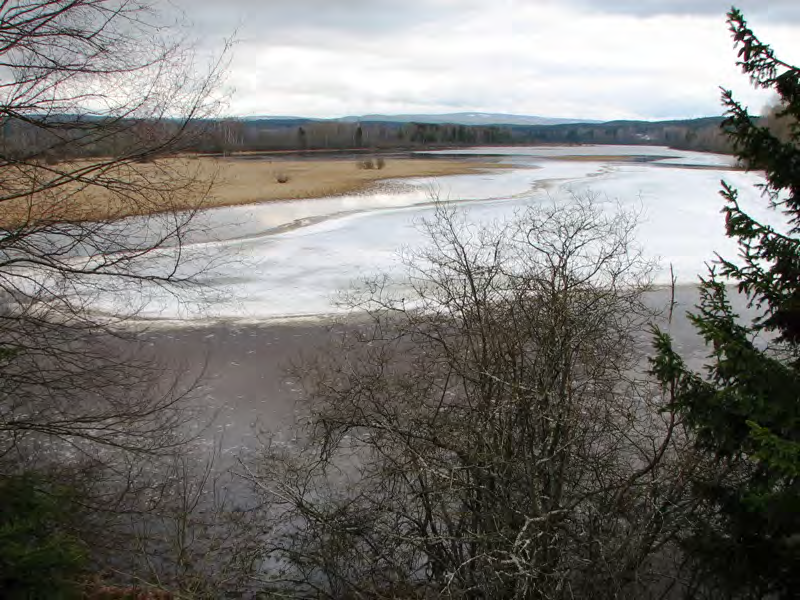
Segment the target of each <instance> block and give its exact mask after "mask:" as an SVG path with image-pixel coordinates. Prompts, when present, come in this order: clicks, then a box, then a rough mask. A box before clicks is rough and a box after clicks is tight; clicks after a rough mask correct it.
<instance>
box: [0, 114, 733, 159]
mask: <svg viewBox="0 0 800 600" xmlns="http://www.w3.org/2000/svg"><path fill="white" fill-rule="evenodd" d="M721 121H722V119H721V118H717V117H710V118H705V119H692V120H683V121H657V122H648V121H610V122H607V123H583V124H580V123H579V124H564V125H458V124H426V123H393V122H362V123H347V122H342V121H317V120H311V119H251V120H249V119H218V120H204V121H198V122H196V123H193V124H191V128H192V131H191V132H189V133H190V135H186V136H185V137H184V139H185V141H184V142H183V144H182V146H181V147H180V148H176V147H175V146H174V145H171V146H170V147H169V151H170V152H174V151H176V150H179V151H184V152H202V153H232V152H243V151H301V152H302V151H306V150H345V149H347V150H352V149H365V150H403V149H414V148H422V147H425V148H430V147H453V146H480V145H529V144H533V145H536V144H625V145H664V146H671V147H673V148H678V149H682V150H698V151H706V152H721V153H730V152H731V148H730V144H729V142H728V141H727V138H726V136H725V135H724V132H723V131H722V130H721V129H720V123H721ZM93 124H96V127H92V125H93ZM182 126H185V125H183V124H181V123H178V122H177V121H176V122H174V123H173V122H170V121H165V120H160V121H158V122H157V123H150V122H148V121H145V120H140V121H136V122H133V123H131V122H129V121H119V122H115V123H108V122H101V121H100V120H99V119H98V120H96V121H91V120H90V121H88V122H87V120H86V119H84V120H82V121H80V122H77V121H75V120H71V119H70V118H65V117H62V118H60V120H59V121H58V126H57V127H47V128H43V127H40V126H36V125H33V124H30V123H28V122H24V121H19V120H6V121H5V123H4V124H3V126H2V129H0V151H2V153H3V154H4V155H5V156H18V157H22V158H24V157H26V156H29V155H30V156H37V157H44V158H45V160H49V159H52V160H53V161H58V160H64V159H71V158H79V157H85V156H120V155H121V154H128V155H129V154H134V155H136V154H138V153H140V152H141V150H140V149H145V148H146V149H147V152H146V154H147V155H148V156H152V155H157V154H159V144H158V140H159V139H161V138H164V139H173V138H174V137H175V133H176V131H173V130H177V129H178V128H180V127H182ZM165 150H166V149H165ZM142 158H146V156H142Z"/></svg>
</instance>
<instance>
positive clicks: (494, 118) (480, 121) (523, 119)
mask: <svg viewBox="0 0 800 600" xmlns="http://www.w3.org/2000/svg"><path fill="white" fill-rule="evenodd" d="M244 120H245V121H286V122H304V121H305V122H324V121H328V122H334V123H336V122H339V123H426V124H440V125H568V124H570V123H600V121H592V120H587V119H558V118H551V117H537V116H531V115H507V114H503V113H479V112H460V113H445V114H402V115H377V114H376V115H351V116H348V117H340V118H337V119H314V118H307V117H296V116H272V115H270V116H267V115H258V116H256V115H254V116H249V117H244Z"/></svg>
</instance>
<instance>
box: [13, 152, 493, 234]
mask: <svg viewBox="0 0 800 600" xmlns="http://www.w3.org/2000/svg"><path fill="white" fill-rule="evenodd" d="M362 160H365V159H358V160H357V159H342V158H330V157H326V158H314V159H304V160H303V159H272V160H270V159H269V158H263V157H258V158H249V157H247V158H244V157H241V158H237V157H233V158H212V157H181V158H167V159H160V160H156V161H153V162H151V163H143V164H133V165H123V166H119V165H115V166H113V167H109V168H108V169H104V168H102V167H100V168H97V166H96V164H95V163H92V164H90V163H86V164H81V163H70V164H61V165H55V166H53V167H52V170H48V169H50V168H49V167H45V168H44V170H40V171H39V172H36V173H35V174H34V173H26V172H22V171H20V172H19V173H18V179H19V186H18V187H19V190H20V192H19V194H18V196H19V197H18V198H15V199H10V200H8V199H7V200H4V201H3V202H0V226H6V227H10V226H13V225H18V224H21V223H30V222H35V221H41V220H47V221H98V220H109V219H119V218H122V217H127V216H131V215H141V214H153V213H159V212H166V211H173V210H193V209H197V208H211V207H218V206H230V205H236V204H248V203H254V202H268V201H275V200H293V199H301V198H321V197H325V196H335V195H342V194H351V193H359V192H362V191H364V190H366V189H369V188H370V187H371V186H373V185H375V184H376V183H378V182H380V181H383V180H387V179H399V178H409V177H440V176H445V175H461V174H471V173H479V172H483V171H486V170H489V169H497V168H504V167H506V165H502V164H499V163H497V162H492V161H487V160H482V161H481V160H475V159H458V160H447V159H417V158H413V159H412V158H402V157H399V158H394V157H393V158H389V159H386V160H385V163H384V164H383V166H382V168H377V165H375V166H374V167H373V168H369V169H365V168H363V167H362ZM373 164H374V163H373ZM37 169H38V168H37ZM76 172H80V173H81V176H80V177H74V173H76ZM64 173H69V176H68V177H67V178H66V179H70V181H67V182H66V183H65V182H64V181H63V179H64V175H63V174H64ZM34 177H36V178H38V181H40V182H41V180H42V178H43V177H44V178H47V177H51V178H53V180H54V181H56V182H58V181H59V180H58V178H59V177H61V178H62V180H60V183H58V185H54V186H53V187H52V189H44V191H40V192H39V193H37V194H33V195H31V194H26V193H25V189H26V186H28V185H30V184H29V181H30V180H32V179H33V178H34ZM44 187H45V188H46V187H47V186H44Z"/></svg>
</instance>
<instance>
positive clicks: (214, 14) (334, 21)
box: [170, 0, 446, 41]
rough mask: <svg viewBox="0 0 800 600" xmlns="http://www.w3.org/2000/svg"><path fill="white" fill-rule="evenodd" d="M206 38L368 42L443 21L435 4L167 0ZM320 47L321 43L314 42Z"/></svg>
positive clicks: (414, 0)
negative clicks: (314, 37) (325, 36)
mask: <svg viewBox="0 0 800 600" xmlns="http://www.w3.org/2000/svg"><path fill="white" fill-rule="evenodd" d="M170 3H171V4H172V5H173V6H174V7H176V8H177V9H178V10H182V11H183V12H184V14H185V16H186V17H187V18H188V19H189V21H190V22H191V23H192V24H193V25H194V26H195V27H196V28H198V29H199V30H201V31H204V32H206V33H220V32H225V31H228V32H232V31H234V30H238V31H240V32H242V33H243V35H244V36H247V37H260V38H261V39H262V40H264V41H267V40H272V41H281V40H284V39H286V38H295V37H296V36H297V33H298V32H305V33H306V34H308V35H310V34H312V33H317V34H321V33H326V32H327V33H342V34H347V35H361V36H374V35H384V34H386V33H388V32H391V31H397V30H402V29H404V28H407V27H410V26H413V25H415V24H417V23H420V22H422V21H425V20H427V19H438V18H442V17H443V16H445V13H446V9H445V7H444V6H443V5H442V4H440V3H438V2H436V1H435V0H403V1H402V2H398V1H396V0H345V1H336V0H224V1H220V0H171V2H170ZM320 41H324V40H320Z"/></svg>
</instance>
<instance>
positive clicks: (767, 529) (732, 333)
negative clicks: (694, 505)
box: [653, 8, 800, 598]
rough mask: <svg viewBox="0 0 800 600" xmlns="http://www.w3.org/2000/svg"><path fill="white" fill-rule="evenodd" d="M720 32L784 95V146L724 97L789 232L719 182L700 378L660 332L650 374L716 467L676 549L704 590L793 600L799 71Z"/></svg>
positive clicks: (701, 310)
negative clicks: (727, 252)
mask: <svg viewBox="0 0 800 600" xmlns="http://www.w3.org/2000/svg"><path fill="white" fill-rule="evenodd" d="M728 23H729V25H730V29H731V32H732V33H733V38H734V41H735V45H736V47H737V48H738V50H739V62H738V64H739V66H741V68H742V70H743V71H744V72H745V73H746V74H748V75H749V76H750V79H751V81H752V83H753V84H754V85H755V86H757V87H760V88H764V89H771V90H774V91H775V92H777V94H778V95H779V97H780V107H781V108H780V116H781V117H783V118H786V119H787V120H788V121H789V122H791V123H792V125H791V128H790V129H791V132H790V135H789V136H787V137H786V138H784V139H783V140H781V139H779V138H778V137H776V136H775V135H773V133H772V132H771V131H770V130H769V129H768V127H766V126H763V125H762V124H760V123H759V121H758V120H756V119H754V118H753V117H751V116H750V115H749V114H748V112H747V110H746V108H744V107H743V106H742V105H741V104H740V103H739V102H738V101H737V100H736V99H734V97H733V95H732V94H731V92H730V91H727V90H725V91H723V102H724V105H725V107H726V116H727V118H726V119H725V121H724V123H723V127H724V129H725V131H726V133H727V134H728V135H729V137H730V138H731V141H732V143H733V146H734V149H735V154H736V156H737V157H738V158H739V160H740V161H741V162H742V164H743V165H744V166H745V167H746V168H747V169H749V170H757V171H763V172H765V174H766V182H765V183H764V184H763V186H761V187H762V191H763V197H764V201H769V202H770V203H771V205H772V207H773V208H774V210H775V211H776V213H777V215H779V217H778V218H780V219H781V220H783V221H785V224H786V226H785V228H784V227H780V228H779V229H776V228H774V227H771V226H769V225H767V224H764V223H759V222H757V221H756V220H754V219H753V218H751V217H750V216H748V215H747V214H746V213H745V212H744V211H743V210H742V208H741V207H740V205H739V198H738V195H739V194H738V191H737V190H736V189H734V188H733V187H731V186H730V185H728V184H726V183H724V182H723V184H722V186H723V189H722V192H721V194H722V196H723V198H724V199H725V207H724V210H723V212H724V214H725V224H726V230H727V235H728V237H730V238H732V239H734V240H736V241H737V243H738V246H739V257H738V258H735V259H730V258H722V257H718V259H717V260H716V261H715V263H714V265H713V266H712V267H711V269H710V272H709V274H708V276H707V277H705V278H703V279H701V286H700V287H701V302H700V305H699V306H698V307H697V311H696V313H694V314H692V315H691V320H692V322H693V324H694V326H695V328H696V329H697V331H698V332H699V333H700V334H701V335H702V337H703V338H704V340H705V342H706V344H707V346H708V347H709V348H710V355H709V359H708V361H707V367H706V372H705V373H704V374H700V373H696V372H693V371H691V370H690V369H689V368H688V367H687V365H686V363H685V362H684V361H683V360H682V359H681V357H680V356H679V355H678V354H677V352H676V351H675V350H674V349H673V347H672V345H671V341H670V338H669V336H668V335H666V334H665V333H663V332H661V331H656V340H655V343H656V348H657V354H656V357H655V358H654V359H653V369H654V373H655V374H656V375H657V376H658V378H659V379H660V381H661V382H662V384H663V386H664V389H665V390H667V391H668V393H669V394H670V396H671V399H672V401H673V403H674V406H675V408H676V409H677V410H678V411H679V412H680V413H681V414H682V415H683V417H684V418H685V421H686V423H687V424H688V426H689V428H690V430H691V431H692V434H693V435H694V436H695V437H696V441H697V444H698V446H699V447H700V448H701V449H703V450H704V451H705V452H706V453H707V456H708V459H709V461H708V464H709V465H711V466H712V468H710V469H709V472H712V471H713V475H709V474H708V473H707V474H706V476H704V477H700V476H698V477H697V478H696V480H695V481H694V482H693V483H694V485H693V487H692V490H693V491H692V493H693V495H694V498H693V499H694V500H695V501H697V502H698V503H699V505H700V506H703V507H707V508H708V510H709V512H708V513H706V514H705V517H704V518H702V519H698V520H697V522H696V523H694V526H693V528H692V531H691V533H690V534H689V535H688V536H687V538H686V539H685V540H684V541H685V551H686V553H687V557H688V558H689V560H690V564H691V565H692V566H693V567H694V572H695V574H696V575H697V576H698V577H699V580H700V581H701V584H700V587H702V588H703V590H702V591H703V592H704V594H705V595H709V596H712V597H714V596H717V597H745V598H754V597H765V596H770V597H780V598H788V597H796V596H795V595H794V594H797V593H798V590H800V410H799V407H800V239H798V233H800V125H798V123H800V70H799V69H798V68H797V67H794V66H792V65H790V64H787V63H785V62H783V61H781V60H779V59H778V58H776V56H775V54H774V53H773V51H772V49H771V48H770V47H769V46H768V45H766V44H763V43H762V42H760V41H759V40H758V38H757V37H756V36H755V34H754V33H753V31H752V30H751V29H750V28H749V27H748V25H747V22H746V21H745V19H744V17H743V15H742V13H741V12H740V11H738V10H737V9H735V8H734V9H731V11H730V12H729V13H728ZM729 284H734V285H735V286H736V287H737V288H738V292H739V293H740V294H744V295H746V297H747V299H748V302H749V304H750V306H751V308H755V309H756V311H757V314H758V317H757V318H756V319H755V320H753V321H752V322H743V321H742V319H740V318H739V316H738V315H736V314H735V313H734V311H733V308H732V306H731V303H730V301H729V298H728V293H729V292H728V288H727V285H729Z"/></svg>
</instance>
